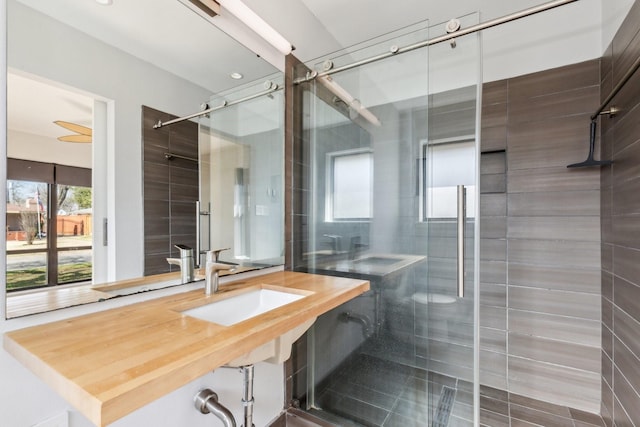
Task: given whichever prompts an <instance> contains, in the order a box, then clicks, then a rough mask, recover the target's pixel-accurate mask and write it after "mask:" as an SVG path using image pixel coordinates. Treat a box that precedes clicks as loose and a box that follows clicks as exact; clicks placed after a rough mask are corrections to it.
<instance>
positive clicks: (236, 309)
mask: <svg viewBox="0 0 640 427" xmlns="http://www.w3.org/2000/svg"><path fill="white" fill-rule="evenodd" d="M301 298H304V295H300V294H293V293H290V292H282V291H274V290H271V289H257V290H254V291H250V292H245V293H242V294H239V295H236V296H234V297H231V298H227V299H224V300H221V301H216V302H213V303H211V304H207V305H203V306H201V307H197V308H192V309H191V310H187V311H183V312H182V314H186V315H187V316H191V317H196V318H198V319H201V320H206V321H208V322H213V323H217V324H219V325H222V326H231V325H234V324H236V323H239V322H242V321H244V320H247V319H250V318H252V317H255V316H258V315H260V314H262V313H266V312H267V311H270V310H273V309H275V308H278V307H282V306H283V305H285V304H289V303H291V302H294V301H297V300H299V299H301Z"/></svg>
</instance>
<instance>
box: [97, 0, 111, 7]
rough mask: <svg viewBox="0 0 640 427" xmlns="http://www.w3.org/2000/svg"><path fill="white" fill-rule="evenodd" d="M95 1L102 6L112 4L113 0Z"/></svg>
mask: <svg viewBox="0 0 640 427" xmlns="http://www.w3.org/2000/svg"><path fill="white" fill-rule="evenodd" d="M96 3H98V4H101V5H103V6H111V5H112V4H113V0H96Z"/></svg>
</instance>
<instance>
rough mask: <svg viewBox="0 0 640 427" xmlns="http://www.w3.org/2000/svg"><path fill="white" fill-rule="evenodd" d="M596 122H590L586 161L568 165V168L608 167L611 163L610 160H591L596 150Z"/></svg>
mask: <svg viewBox="0 0 640 427" xmlns="http://www.w3.org/2000/svg"><path fill="white" fill-rule="evenodd" d="M596 120H597V119H595V120H591V132H590V138H589V155H588V156H587V160H585V161H584V162H580V163H573V164H570V165H568V166H567V167H568V168H584V167H588V166H604V165H610V164H612V163H613V162H612V161H611V160H595V159H594V158H593V154H594V151H595V148H596Z"/></svg>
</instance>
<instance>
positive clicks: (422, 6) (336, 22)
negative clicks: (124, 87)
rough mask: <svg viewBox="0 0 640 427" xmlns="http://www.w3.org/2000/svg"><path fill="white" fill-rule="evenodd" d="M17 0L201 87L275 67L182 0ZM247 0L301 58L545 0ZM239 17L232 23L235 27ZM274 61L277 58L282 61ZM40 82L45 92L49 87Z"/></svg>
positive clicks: (69, 108)
mask: <svg viewBox="0 0 640 427" xmlns="http://www.w3.org/2000/svg"><path fill="white" fill-rule="evenodd" d="M14 1H19V2H20V3H23V4H24V5H26V6H28V7H31V8H33V9H36V10H38V11H40V12H42V13H44V14H46V15H49V16H51V17H53V18H54V19H57V20H59V21H62V22H64V23H66V24H68V25H70V26H73V27H75V28H77V29H79V30H80V31H83V32H85V33H87V34H90V35H92V36H94V37H96V38H97V39H99V40H101V41H103V42H104V43H107V44H110V45H112V46H115V47H117V48H119V49H121V50H123V51H125V52H127V53H129V54H131V55H134V56H136V57H139V58H141V59H143V60H144V61H147V62H149V63H152V64H154V65H156V66H158V67H159V68H162V69H164V70H167V71H169V72H171V73H173V74H175V75H178V76H181V77H183V78H184V79H186V80H189V81H191V82H194V83H196V84H198V85H200V86H202V87H203V91H210V92H213V93H220V92H223V91H226V90H229V89H231V88H233V87H235V86H238V85H239V84H240V83H242V82H249V81H253V80H257V79H259V78H261V77H264V76H266V75H269V74H272V73H273V72H274V71H276V68H275V67H274V66H273V65H272V64H269V63H268V62H267V61H265V60H263V59H262V58H261V57H259V55H256V53H254V52H252V51H250V50H249V49H246V48H244V47H243V46H242V45H241V44H240V43H238V42H237V41H235V40H234V39H233V38H232V37H230V36H228V35H227V34H225V33H223V32H222V31H221V30H219V29H218V28H216V27H215V26H214V25H212V24H211V22H208V21H207V20H205V19H203V18H202V17H201V16H199V15H198V14H196V13H195V12H193V10H190V9H189V8H188V7H186V6H185V5H184V4H183V3H182V2H181V1H179V0H135V1H130V0H114V1H113V5H111V6H102V5H99V4H98V3H96V2H95V1H91V0H83V1H78V0H56V1H55V2H52V1H41V0H14ZM182 1H186V0H182ZM224 1H225V0H220V3H221V4H222V5H223V10H222V15H224V12H225V11H224ZM244 2H245V3H246V4H247V5H248V6H249V7H250V8H251V9H253V10H254V11H255V12H256V13H257V14H259V15H260V16H261V17H263V19H264V20H265V21H267V22H268V23H270V24H271V25H272V26H273V27H274V28H276V29H277V30H278V31H279V32H280V33H281V34H282V35H283V36H284V37H285V38H287V39H288V40H289V41H290V42H291V43H292V44H293V45H294V46H295V51H294V54H295V55H296V57H298V58H299V59H301V60H302V61H309V60H311V59H313V58H318V57H321V56H323V55H327V54H329V53H331V52H335V51H338V50H340V49H343V48H344V47H347V46H351V45H354V44H356V43H359V42H362V41H364V40H367V39H371V38H373V37H376V36H379V35H381V34H385V33H388V32H391V31H394V30H397V29H399V28H403V27H406V26H409V25H411V24H414V23H416V22H419V21H424V20H425V19H427V18H428V19H429V23H430V24H432V23H438V22H445V21H447V20H448V19H450V18H452V17H457V16H462V15H465V14H468V13H471V12H475V11H478V10H481V20H483V21H486V20H488V19H492V18H495V17H499V16H503V15H507V14H509V13H512V12H515V11H519V10H523V9H526V8H528V7H532V6H535V5H538V4H542V3H546V1H541V0H510V1H504V0H457V1H448V2H444V1H442V0H401V1H397V2H393V3H391V2H389V1H386V0H385V1H383V0H349V1H344V0H269V1H264V0H244ZM9 19H11V16H10V15H9ZM224 19H227V18H226V17H224V16H218V17H215V18H213V22H223V21H224ZM216 20H218V21H216ZM224 22H225V23H224V25H222V27H224V28H225V30H226V31H228V32H230V33H233V34H234V35H235V36H236V37H237V38H242V37H238V35H239V34H240V35H241V33H252V32H251V31H247V30H246V29H245V28H240V29H239V30H238V25H240V26H241V24H238V22H239V21H238V22H231V24H229V22H226V21H224ZM234 25H235V30H234V29H233V28H231V27H233V26H234ZM230 28H231V30H229V29H230ZM254 36H255V34H254ZM243 42H245V41H244V40H243ZM245 44H248V43H245ZM252 48H253V49H254V50H256V51H258V53H262V52H261V51H260V50H261V49H263V52H264V55H260V56H263V57H265V58H269V59H271V58H272V57H273V52H267V51H266V50H264V46H262V47H261V46H255V45H254V46H252ZM271 62H272V63H276V65H278V64H277V61H273V60H271ZM233 72H239V73H241V74H243V75H244V76H245V78H244V80H242V81H240V83H239V81H237V80H233V79H231V78H230V77H229V75H230V74H231V73H233ZM12 84H13V83H12ZM25 90H27V89H25ZM34 90H36V89H34ZM37 90H38V91H39V93H42V94H44V93H46V89H45V88H42V87H40V88H38V89H37ZM67 98H68V97H67ZM64 99H65V98H64V97H63V100H64ZM75 107H78V108H75ZM52 109H53V110H55V111H56V112H58V113H59V114H58V115H59V116H60V117H58V118H57V119H60V120H67V121H72V120H77V121H78V122H80V123H85V122H86V119H87V116H85V117H84V118H76V117H78V116H79V115H80V114H81V112H83V111H84V113H85V114H86V105H82V103H78V102H69V101H68V99H66V100H64V101H63V103H62V104H61V105H60V106H57V107H55V108H52ZM89 121H90V119H89ZM41 127H42V126H41Z"/></svg>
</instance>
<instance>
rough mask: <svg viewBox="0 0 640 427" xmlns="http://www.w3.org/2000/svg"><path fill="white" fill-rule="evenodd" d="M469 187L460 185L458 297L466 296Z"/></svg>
mask: <svg viewBox="0 0 640 427" xmlns="http://www.w3.org/2000/svg"><path fill="white" fill-rule="evenodd" d="M466 202H467V189H466V188H465V187H464V185H458V298H464V229H465V222H466V219H467V206H466V205H467V203H466Z"/></svg>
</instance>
